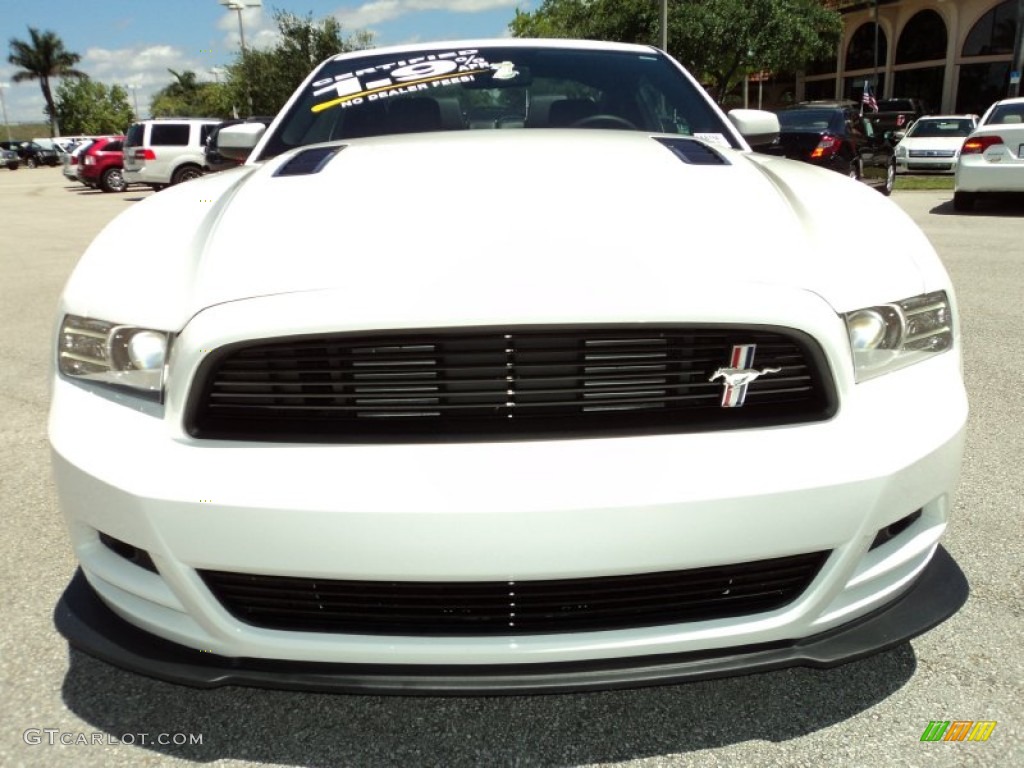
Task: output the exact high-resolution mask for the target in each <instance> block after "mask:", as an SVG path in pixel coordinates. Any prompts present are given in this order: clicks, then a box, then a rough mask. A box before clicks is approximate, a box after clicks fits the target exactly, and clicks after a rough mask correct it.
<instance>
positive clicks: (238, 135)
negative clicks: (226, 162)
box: [216, 123, 267, 160]
mask: <svg viewBox="0 0 1024 768" xmlns="http://www.w3.org/2000/svg"><path fill="white" fill-rule="evenodd" d="M266 130H267V126H265V125H263V124H262V123H239V124H238V125H229V126H228V127H227V128H221V129H220V130H219V131H218V132H217V147H216V149H217V151H218V152H220V153H221V154H222V155H223V156H224V157H227V158H230V159H231V160H245V159H246V158H248V157H249V153H250V152H252V150H253V147H255V146H256V145H257V144H258V143H259V141H260V139H261V138H262V137H263V134H264V133H265V132H266Z"/></svg>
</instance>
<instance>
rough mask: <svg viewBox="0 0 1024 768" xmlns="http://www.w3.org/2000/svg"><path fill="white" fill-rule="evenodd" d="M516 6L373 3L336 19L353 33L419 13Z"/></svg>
mask: <svg viewBox="0 0 1024 768" xmlns="http://www.w3.org/2000/svg"><path fill="white" fill-rule="evenodd" d="M517 4H519V0H371V2H368V3H363V4H362V5H360V6H358V7H355V8H352V7H342V8H339V9H338V10H337V11H335V12H334V15H335V17H337V19H338V21H340V22H341V23H342V24H343V25H344V26H345V28H346V29H347V30H349V31H352V30H356V29H365V28H367V27H372V26H373V25H374V24H380V23H382V22H385V21H392V20H394V19H397V18H399V17H401V16H405V15H407V14H410V13H418V12H420V11H448V12H450V13H481V12H482V11H492V10H495V9H497V8H509V7H512V6H515V5H517Z"/></svg>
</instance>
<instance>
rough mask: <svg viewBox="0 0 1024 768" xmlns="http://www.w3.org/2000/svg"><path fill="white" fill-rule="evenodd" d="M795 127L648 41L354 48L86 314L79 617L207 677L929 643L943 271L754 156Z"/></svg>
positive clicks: (838, 186) (72, 303) (541, 667)
mask: <svg viewBox="0 0 1024 768" xmlns="http://www.w3.org/2000/svg"><path fill="white" fill-rule="evenodd" d="M777 130H778V123H777V120H776V119H775V118H774V117H773V116H771V115H769V114H767V113H761V112H755V111H737V112H734V113H732V114H731V115H730V116H729V117H728V118H727V117H726V116H725V115H723V114H722V113H721V112H720V111H719V110H718V108H717V107H716V106H715V104H714V103H713V102H712V101H711V100H709V99H708V97H707V96H706V94H705V93H704V92H703V91H702V90H701V88H700V87H699V85H698V84H697V83H696V82H695V81H694V79H693V78H692V77H691V76H690V75H689V74H687V73H686V72H685V71H684V70H683V69H682V68H681V67H680V66H679V65H678V64H677V63H676V62H675V61H673V60H672V59H671V58H669V57H667V56H666V55H665V54H663V53H661V52H659V51H657V50H655V49H652V48H649V47H642V46H630V45H613V44H604V43H582V42H568V41H543V42H539V41H522V40H500V41H475V42H463V43H454V44H453V43H438V44H431V45H417V46H413V47H401V48H390V49H378V50H372V51H363V52H358V53H350V54H345V55H341V56H338V57H335V58H332V59H330V60H328V61H326V62H325V63H323V64H322V65H321V66H320V67H319V68H318V69H317V70H316V71H315V72H314V73H313V74H312V75H311V76H310V77H309V79H308V80H307V81H306V82H305V83H304V84H303V85H302V86H301V87H300V88H299V89H298V91H297V92H296V93H295V95H294V96H293V97H292V99H291V100H290V101H289V102H288V104H287V105H286V106H285V107H284V109H283V110H282V111H281V113H280V114H279V116H278V117H277V118H276V120H275V121H274V122H273V123H272V124H271V125H270V126H269V127H268V128H264V127H263V126H262V125H258V124H248V125H240V126H236V127H233V128H228V129H225V130H224V131H222V132H221V135H220V142H221V151H227V152H235V153H236V154H237V153H240V152H245V153H247V154H249V157H248V161H247V162H246V163H245V165H243V166H241V167H240V168H238V169H236V170H233V171H228V172H226V173H222V174H217V175H213V176H208V177H205V178H203V179H200V180H197V181H194V182H190V183H188V184H183V185H180V186H179V187H175V188H172V189H168V190H165V191H163V192H161V193H159V194H158V195H155V196H153V197H151V198H149V199H147V200H146V201H144V202H141V203H139V204H137V205H135V206H133V207H132V208H131V209H130V210H129V211H127V212H126V213H124V214H123V215H121V216H120V217H119V218H118V219H116V220H115V221H114V222H113V223H111V224H110V225H109V226H108V227H107V228H106V229H105V230H104V231H103V233H102V234H101V235H100V236H99V237H98V238H97V239H96V240H95V242H94V243H93V244H92V246H91V247H90V248H89V249H88V251H87V252H86V253H85V255H84V256H83V257H82V259H81V261H80V263H79V264H78V266H77V268H76V269H75V271H74V273H73V274H72V276H71V278H70V280H69V282H68V284H67V287H66V290H65V292H64V295H63V298H62V302H61V306H60V311H59V320H58V324H57V325H58V327H57V330H56V338H55V343H56V349H55V373H54V380H53V400H52V409H51V414H50V423H49V435H50V440H51V442H52V446H53V463H54V470H55V477H56V483H57V488H58V491H59V496H60V503H61V507H62V509H63V511H64V514H65V516H66V518H67V521H68V525H69V528H70V532H71V537H72V541H73V544H74V548H75V552H76V554H77V556H78V559H79V561H80V563H81V571H80V573H79V574H78V575H76V577H75V578H74V579H73V580H72V582H71V584H70V586H69V587H68V590H67V591H66V592H65V595H64V597H63V598H62V601H61V603H60V605H59V606H58V610H57V613H56V617H57V624H58V627H59V628H60V629H61V631H62V632H63V633H64V634H65V635H66V636H67V637H68V638H69V639H70V641H71V642H72V643H73V644H74V645H76V646H77V647H79V648H82V649H84V650H85V651H87V652H89V653H91V654H94V655H96V656H98V657H100V658H103V659H107V660H109V661H110V662H112V663H114V664H119V665H121V666H124V667H127V668H129V669H133V670H136V671H138V672H142V673H145V674H149V675H153V676H156V677H160V678H164V679H168V680H173V681H177V682H183V683H189V684H192V685H198V686H213V685H220V684H249V685H268V686H284V687H298V688H302V687H309V688H315V689H337V690H349V691H352V690H377V691H401V692H414V691H430V692H474V691H475V692H480V691H487V692H492V691H552V690H571V689H585V688H596V687H614V686H626V685H637V684H644V683H653V682H668V681H678V680H687V679H694V678H700V677H708V676H714V675H725V674H733V673H736V672H740V671H748V670H764V669H772V668H777V667H781V666H785V665H793V664H808V665H818V666H827V665H833V664H837V663H841V662H844V661H847V660H850V659H852V658H857V657H859V656H863V655H865V654H867V653H870V652H873V651H877V650H879V649H882V648H886V647H890V646H892V645H893V644H896V643H899V642H903V641H905V640H906V639H907V638H910V637H913V636H915V635H916V634H919V633H920V632H923V631H925V630H927V629H928V628H930V627H931V626H934V625H935V624H936V623H938V622H939V621H942V620H943V619H944V618H946V617H947V616H949V615H950V614H951V613H952V612H954V611H955V610H956V609H957V608H958V607H959V605H960V603H962V600H963V599H964V594H965V588H966V584H965V582H964V579H963V575H962V574H961V573H960V571H959V569H958V568H957V567H956V565H955V563H953V561H952V560H951V559H950V558H949V556H948V555H947V554H946V553H945V551H944V550H942V549H941V548H939V539H940V537H941V536H942V533H943V531H944V529H945V528H946V525H947V521H948V518H949V513H950V508H951V506H952V503H953V493H954V490H955V488H956V485H957V477H958V473H959V468H960V461H961V453H962V445H963V436H964V425H965V421H966V416H967V401H966V397H965V393H964V387H963V383H962V377H961V364H960V340H959V331H958V321H957V307H956V302H955V299H954V295H953V292H952V289H951V286H950V281H949V278H948V277H947V275H946V273H945V271H944V270H943V267H942V265H941V264H940V262H939V260H938V258H937V257H936V254H935V252H934V250H933V249H932V247H931V246H930V244H929V243H928V241H927V240H926V239H925V237H924V236H923V235H922V233H921V232H920V231H919V230H918V229H917V228H916V227H915V226H914V225H913V223H912V222H911V221H910V220H909V219H908V217H907V216H905V215H904V214H903V213H902V212H901V211H900V210H899V209H898V208H897V207H896V206H895V205H894V204H893V203H892V202H890V201H889V200H887V199H885V198H884V197H882V196H881V195H878V194H875V193H874V192H873V191H871V190H869V189H868V188H866V187H864V186H863V185H860V184H857V183H855V182H852V181H850V180H849V179H846V178H844V177H842V176H840V175H838V174H835V173H830V172H828V171H823V170H819V169H816V168H814V167H812V166H809V165H807V164H803V163H797V162H792V161H788V160H784V159H778V158H773V157H768V156H761V155H758V154H755V153H752V152H751V150H750V147H749V145H748V143H747V140H746V139H745V138H744V136H746V137H748V138H750V140H751V141H752V142H753V141H765V140H768V141H770V134H771V133H772V132H773V131H777ZM250 149H251V154H250V153H249V150H250ZM865 225H866V226H868V227H869V228H870V232H871V239H872V240H873V241H874V242H876V243H885V247H884V248H881V247H870V248H868V247H864V245H863V243H864V239H865V238H864V237H856V236H852V234H853V233H852V232H851V228H852V227H861V228H863V227H864V226H865ZM155 233H158V235H157V236H154V234H155ZM143 242H145V243H148V245H147V246H146V247H140V245H139V244H140V243H143Z"/></svg>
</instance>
